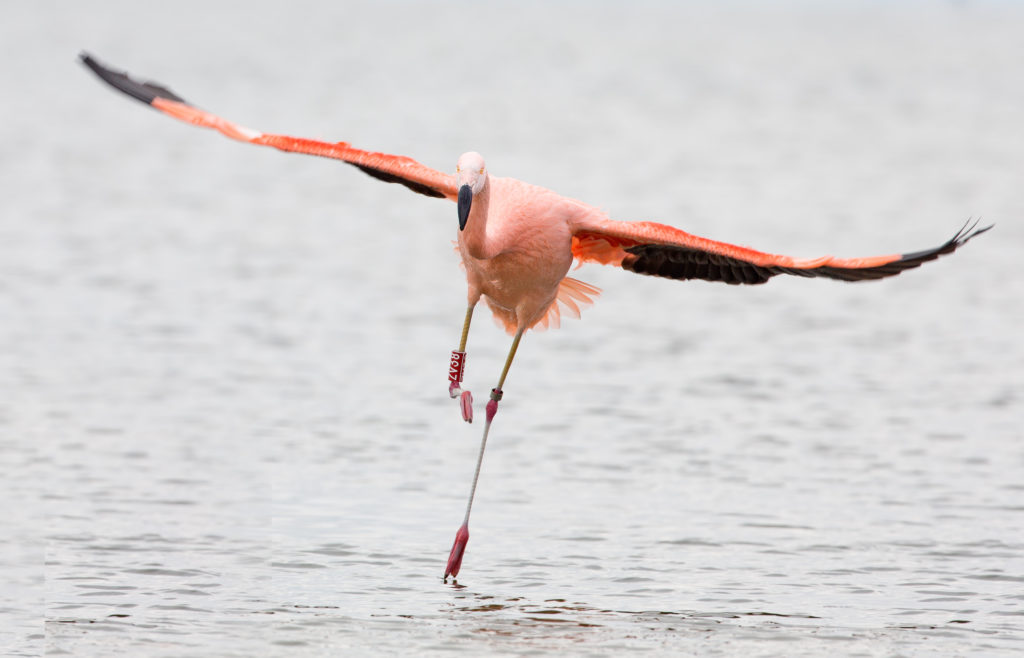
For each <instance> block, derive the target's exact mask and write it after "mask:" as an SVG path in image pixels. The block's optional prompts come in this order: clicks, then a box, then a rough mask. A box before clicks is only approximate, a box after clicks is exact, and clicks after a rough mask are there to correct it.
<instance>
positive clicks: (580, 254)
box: [81, 53, 992, 581]
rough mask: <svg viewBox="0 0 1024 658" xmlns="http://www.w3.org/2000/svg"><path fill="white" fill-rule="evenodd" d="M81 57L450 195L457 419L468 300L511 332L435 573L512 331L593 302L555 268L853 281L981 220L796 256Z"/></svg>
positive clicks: (255, 135)
mask: <svg viewBox="0 0 1024 658" xmlns="http://www.w3.org/2000/svg"><path fill="white" fill-rule="evenodd" d="M81 60H82V62H83V63H84V64H85V65H86V66H87V67H89V68H90V69H91V70H92V71H93V72H94V73H95V74H96V75H97V76H99V77H100V78H101V79H102V80H103V81H105V82H106V83H108V84H109V85H111V86H112V87H114V88H115V89H117V90H118V91H121V92H123V93H125V94H127V95H129V96H131V97H133V98H135V99H137V100H140V101H142V102H143V103H146V104H148V105H150V106H152V107H154V108H156V109H157V110H160V111H161V112H163V113H165V114H168V115H170V116H172V117H174V118H176V119H180V120H182V121H185V122H187V123H191V124H194V125H197V126H204V127H207V128H213V129H215V130H217V131H219V132H221V133H223V134H224V135H226V136H228V137H230V138H232V139H236V140H239V141H243V142H249V143H251V144H260V145H263V146H273V147H275V148H278V149H280V150H282V151H292V152H296V153H306V154H309V155H317V156H322V157H327V158H336V159H338V160H342V161H344V162H347V163H349V164H351V165H354V166H356V167H358V168H359V169H361V170H362V171H363V172H365V173H367V174H369V175H370V176H373V177H374V178H377V179H379V180H382V181H385V182H388V183H398V184H400V185H404V186H405V187H407V188H409V189H411V190H412V191H414V192H418V193H419V194H423V195H426V196H431V197H437V198H441V199H448V200H450V201H455V202H456V204H457V210H458V218H459V231H458V246H459V254H460V255H461V257H462V262H463V264H464V265H465V269H466V283H467V286H468V294H467V306H466V316H465V320H464V321H463V324H462V338H461V339H460V341H459V347H458V349H457V350H454V351H453V352H452V357H451V362H450V366H449V372H448V380H449V386H448V390H449V394H450V395H451V397H452V398H458V399H459V402H460V409H461V411H462V416H463V419H464V420H466V421H467V422H472V418H473V406H472V404H473V402H472V395H471V394H470V392H469V391H463V390H462V389H461V382H462V375H463V369H464V366H465V357H466V352H465V350H466V340H467V337H468V335H469V325H470V321H471V320H472V318H473V309H475V308H476V305H477V303H478V302H479V301H480V300H481V299H483V300H484V301H485V302H486V303H487V305H488V306H489V307H490V309H491V312H492V313H493V314H494V315H495V317H496V318H497V319H498V320H499V321H500V323H501V324H502V325H504V327H505V328H506V330H507V331H508V332H509V333H510V334H512V335H513V336H514V338H513V339H512V346H511V348H510V349H509V352H508V357H507V358H506V359H505V365H504V367H503V368H502V370H501V375H500V376H499V377H498V382H497V385H496V386H495V387H494V388H493V389H491V394H490V400H489V401H488V402H487V406H486V421H485V424H484V431H483V438H482V439H481V442H480V451H479V454H478V456H477V462H476V469H475V471H474V473H473V483H472V485H471V486H470V492H469V500H468V502H467V503H466V515H465V517H464V519H463V522H462V525H461V526H460V527H459V529H458V531H457V533H456V535H455V542H454V544H453V545H452V549H451V552H450V554H449V557H448V563H447V566H446V567H445V572H444V580H445V581H447V579H448V576H449V575H451V576H452V577H453V578H454V577H456V576H458V573H459V569H460V567H461V565H462V557H463V555H464V553H465V549H466V544H467V543H468V542H469V514H470V511H471V509H472V507H473V496H474V494H475V492H476V485H477V480H478V478H479V476H480V465H481V464H482V462H483V456H484V449H485V448H486V447H487V435H488V433H489V432H490V428H491V422H492V421H493V420H494V416H495V414H496V413H497V411H498V402H499V401H500V400H501V398H502V386H503V385H504V384H505V378H506V376H507V375H508V371H509V367H510V366H511V365H512V359H513V358H514V357H515V354H516V349H517V348H518V347H519V341H520V339H521V338H522V337H523V333H524V332H525V331H526V330H527V329H530V328H532V327H537V326H541V327H547V326H549V325H550V326H558V322H559V318H560V315H561V312H562V309H564V310H565V311H568V312H569V313H571V314H572V315H573V316H575V317H579V313H580V305H581V304H582V305H586V304H590V303H592V302H593V299H594V298H595V297H596V296H597V295H598V294H599V293H600V290H599V289H597V288H595V287H593V286H591V285H588V284H586V283H583V282H582V281H578V280H576V279H573V278H570V277H567V276H566V273H567V272H568V270H569V267H570V266H571V265H572V263H573V261H574V260H576V261H579V262H581V263H583V262H595V263H600V264H603V265H615V266H618V267H621V268H622V269H625V270H629V271H631V272H637V273H638V274H648V275H652V276H660V277H666V278H670V279H681V280H685V279H704V280H707V281H722V282H724V283H729V284H744V283H745V284H759V283H765V282H766V281H768V279H770V278H771V277H773V276H776V275H778V274H792V275H796V276H803V277H826V278H830V279H839V280H841V281H862V280H868V279H882V278H885V277H890V276H895V275H897V274H899V273H900V272H902V271H904V270H907V269H911V268H914V267H918V266H919V265H921V264H922V263H924V262H926V261H930V260H934V259H936V258H938V257H939V256H942V255H945V254H949V253H952V252H954V251H955V250H956V249H957V248H958V247H960V246H961V245H963V244H964V243H966V242H967V241H968V240H970V239H971V238H973V237H975V236H977V235H980V234H981V233H984V232H985V231H987V230H988V229H990V228H992V227H991V226H986V227H984V228H977V222H975V223H974V224H971V225H969V226H968V225H964V227H963V228H961V230H960V231H958V232H957V233H956V235H954V236H953V237H952V238H950V239H949V240H947V241H946V242H944V243H943V244H942V245H940V246H938V247H935V248H933V249H925V250H923V251H916V252H913V253H907V254H890V255H886V256H872V257H868V258H833V257H832V256H823V257H821V258H811V259H798V258H791V257H789V256H780V255H777V254H768V253H763V252H760V251H754V250H753V249H748V248H746V247H740V246H736V245H732V244H726V243H724V242H716V241H714V240H708V239H707V238H702V237H698V236H696V235H691V234H689V233H686V232H684V231H681V230H679V229H677V228H673V227H671V226H666V225H664V224H656V223H653V222H636V223H626V222H619V221H613V220H611V219H609V218H608V217H607V216H606V215H605V214H604V213H603V212H601V211H600V210H598V209H597V208H594V207H592V206H589V205H587V204H585V203H582V202H580V201H576V200H574V199H567V198H565V197H563V196H559V195H558V194H556V193H554V192H552V191H550V190H547V189H544V188H542V187H538V186H536V185H530V184H529V183H524V182H522V181H518V180H515V179H512V178H498V177H496V176H491V175H490V174H489V173H488V172H487V167H486V165H485V164H484V159H483V158H482V157H481V156H480V154H479V153H472V152H470V153H465V154H463V155H462V156H461V157H459V161H458V165H457V166H456V168H455V175H454V176H453V175H451V174H446V173H443V172H440V171H437V170H435V169H431V168H430V167H426V166H424V165H422V164H420V163H419V162H416V161H415V160H412V159H410V158H407V157H404V156H397V155H387V154H384V153H374V152H370V151H363V150H360V149H356V148H353V147H352V146H350V145H349V144H348V143H346V142H336V143H327V142H320V141H314V140H309V139H300V138H296V137H287V136H284V135H272V134H267V133H262V132H259V131H256V130H251V129H249V128H244V127H242V126H239V125H238V124H235V123H232V122H230V121H227V120H225V119H222V118H220V117H218V116H215V115H213V114H210V113H209V112H205V111H203V110H200V109H198V108H196V107H193V106H192V105H190V104H189V103H187V102H185V100H184V99H183V98H181V97H180V96H178V95H176V94H174V93H173V92H171V91H170V90H168V89H167V88H166V87H163V86H162V85H160V84H157V83H154V82H145V81H139V80H135V79H132V78H130V77H129V76H128V75H127V74H125V73H123V72H119V71H115V70H112V69H110V68H107V67H106V66H104V65H102V64H100V63H99V62H97V61H96V60H95V59H94V58H93V57H91V56H90V55H88V54H86V53H83V54H82V55H81Z"/></svg>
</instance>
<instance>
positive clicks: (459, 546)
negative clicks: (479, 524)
mask: <svg viewBox="0 0 1024 658" xmlns="http://www.w3.org/2000/svg"><path fill="white" fill-rule="evenodd" d="M468 543H469V522H468V521H467V522H466V523H463V524H462V527H461V528H459V531H458V532H456V533H455V543H454V544H452V552H451V553H450V554H449V555H448V566H446V567H445V568H444V580H446V581H447V580H448V576H449V575H451V577H452V578H455V577H456V576H458V575H459V569H460V568H461V567H462V556H463V554H465V552H466V544H468Z"/></svg>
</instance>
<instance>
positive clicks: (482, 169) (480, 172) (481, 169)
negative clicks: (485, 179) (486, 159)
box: [477, 167, 484, 175]
mask: <svg viewBox="0 0 1024 658" xmlns="http://www.w3.org/2000/svg"><path fill="white" fill-rule="evenodd" d="M477 173H479V174H480V175H483V173H484V168H483V167H480V171H479V172H477Z"/></svg>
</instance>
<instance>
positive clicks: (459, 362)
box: [448, 303, 476, 423]
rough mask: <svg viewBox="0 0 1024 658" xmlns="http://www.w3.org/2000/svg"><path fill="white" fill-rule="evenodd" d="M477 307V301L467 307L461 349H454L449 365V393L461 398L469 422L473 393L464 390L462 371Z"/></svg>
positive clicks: (470, 421) (461, 405) (466, 419)
mask: <svg viewBox="0 0 1024 658" xmlns="http://www.w3.org/2000/svg"><path fill="white" fill-rule="evenodd" d="M475 308H476V304H475V303H472V304H470V305H469V306H467V307H466V320H465V322H463V323H462V339H461V340H459V349H457V350H452V360H451V364H450V365H449V367H448V395H450V396H451V397H452V398H453V399H454V398H459V408H460V409H461V410H462V420H464V421H466V422H467V423H472V422H473V394H472V393H470V392H469V391H463V390H462V372H463V370H464V369H465V368H466V341H467V340H468V339H469V323H470V322H471V321H472V320H473V309H475Z"/></svg>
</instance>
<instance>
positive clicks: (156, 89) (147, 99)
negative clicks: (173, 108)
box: [78, 50, 185, 105]
mask: <svg viewBox="0 0 1024 658" xmlns="http://www.w3.org/2000/svg"><path fill="white" fill-rule="evenodd" d="M78 60H79V61H80V62H82V64H84V65H85V66H86V67H87V68H88V69H89V70H90V71H92V72H93V73H95V74H96V76H97V77H98V78H99V79H100V80H103V81H104V82H106V83H107V84H108V85H110V86H111V87H113V88H114V89H117V90H118V91H120V92H121V93H123V94H127V95H128V96H131V97H132V98H134V99H135V100H138V101H142V102H143V103H145V104H146V105H152V104H153V101H154V100H156V99H157V98H166V99H167V100H172V101H177V102H179V103H184V102H185V99H184V98H182V97H181V96H178V95H177V94H175V93H174V92H173V91H171V90H170V89H168V88H166V87H164V86H163V85H161V84H159V83H156V82H149V81H139V80H135V79H133V78H131V77H129V75H128V74H127V73H125V72H124V71H117V70H115V69H112V68H109V67H107V66H104V65H103V64H101V63H100V62H99V61H98V60H97V59H96V58H95V57H93V56H92V55H90V54H89V53H87V52H85V51H84V50H83V51H82V52H80V53H79V54H78Z"/></svg>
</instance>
